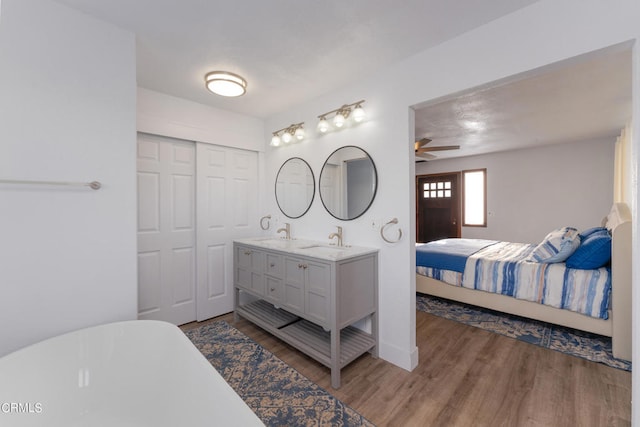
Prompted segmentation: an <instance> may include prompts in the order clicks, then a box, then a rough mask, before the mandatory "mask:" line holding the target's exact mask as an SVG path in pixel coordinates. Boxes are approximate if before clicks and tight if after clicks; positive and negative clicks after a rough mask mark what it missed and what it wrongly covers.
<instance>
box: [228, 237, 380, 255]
mask: <svg viewBox="0 0 640 427" xmlns="http://www.w3.org/2000/svg"><path fill="white" fill-rule="evenodd" d="M234 242H236V243H240V244H243V245H251V246H257V247H260V248H264V249H273V250H278V251H282V252H288V253H293V254H296V255H302V256H308V257H312V258H319V259H324V260H329V261H341V260H344V259H349V258H353V257H357V256H361V255H367V254H372V253H376V252H378V249H377V248H367V247H363V246H351V245H345V246H336V245H335V244H333V245H332V244H329V243H324V242H320V241H317V240H308V239H291V240H286V239H283V238H280V237H253V238H248V239H236V240H234Z"/></svg>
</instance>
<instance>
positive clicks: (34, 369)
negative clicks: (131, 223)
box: [0, 320, 263, 427]
mask: <svg viewBox="0 0 640 427" xmlns="http://www.w3.org/2000/svg"><path fill="white" fill-rule="evenodd" d="M261 425H263V424H262V422H261V421H260V420H259V419H258V418H257V417H256V415H255V414H254V413H253V412H252V411H251V409H249V407H248V406H247V405H246V404H245V403H244V401H243V400H242V399H241V398H240V397H239V396H238V395H237V394H236V393H235V392H234V391H233V389H232V388H231V387H230V386H229V385H228V384H227V383H226V382H225V380H224V379H223V378H222V377H221V376H220V374H218V372H217V371H216V370H215V369H214V368H213V367H212V366H211V364H210V363H209V362H208V361H207V360H206V359H205V358H204V356H202V354H201V353H200V352H199V351H198V349H196V347H195V346H194V345H193V344H192V343H191V341H189V339H188V338H187V337H186V336H185V335H184V334H183V333H182V331H180V329H179V328H177V327H176V326H174V325H172V324H169V323H165V322H158V321H151V320H137V321H129V322H118V323H111V324H107V325H101V326H96V327H92V328H87V329H82V330H79V331H75V332H71V333H68V334H65V335H61V336H59V337H55V338H51V339H48V340H46V341H42V342H40V343H37V344H34V345H31V346H29V347H26V348H24V349H21V350H18V351H16V352H14V353H11V354H9V355H7V356H4V357H2V358H0V426H47V427H56V426H64V427H72V426H83V427H84V426H87V427H93V426H105V427H107V426H109V427H116V426H117V427H129V426H171V427H176V426H185V427H186V426H189V427H190V426H261Z"/></svg>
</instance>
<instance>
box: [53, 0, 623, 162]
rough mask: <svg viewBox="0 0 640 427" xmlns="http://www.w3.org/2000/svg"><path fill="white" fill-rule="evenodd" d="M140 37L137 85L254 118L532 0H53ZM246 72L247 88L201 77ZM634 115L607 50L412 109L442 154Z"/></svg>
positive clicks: (528, 142) (601, 130)
mask: <svg viewBox="0 0 640 427" xmlns="http://www.w3.org/2000/svg"><path fill="white" fill-rule="evenodd" d="M56 1H57V2H58V3H62V4H66V5H68V6H71V7H74V8H76V9H79V10H81V11H83V12H85V13H88V14H90V15H93V16H95V17H98V18H100V19H102V20H105V21H108V22H111V23H113V24H115V25H117V26H119V27H122V28H124V29H127V30H129V31H131V32H133V33H135V34H136V45H137V80H138V85H139V86H141V87H144V88H148V89H151V90H155V91H158V92H163V93H167V94H170V95H174V96H177V97H181V98H185V99H190V100H192V101H195V102H199V103H202V104H207V105H210V106H213V107H217V108H222V109H225V110H230V111H235V112H238V113H243V114H247V115H251V116H254V117H258V118H266V117H269V116H271V115H273V114H275V113H278V112H281V111H285V110H287V109H290V108H293V107H295V106H296V105H297V104H299V103H302V102H305V101H308V100H311V99H314V98H316V97H318V96H321V95H322V94H325V93H328V92H331V91H333V90H336V89H338V88H340V87H342V86H345V85H347V84H349V83H350V82H353V81H356V80H357V79H358V78H361V77H362V76H365V75H367V74H368V73H375V72H378V71H379V70H380V69H381V68H383V67H385V66H387V65H389V64H392V63H394V62H397V61H400V60H402V59H403V58H406V57H409V56H411V55H413V54H415V53H418V52H421V51H423V50H425V49H428V48H429V47H431V46H435V45H437V44H440V43H442V42H444V41H446V40H448V39H451V38H453V37H456V36H457V35H460V34H462V33H464V32H467V31H470V30H472V29H474V28H476V27H479V26H481V25H483V24H486V23H488V22H490V21H492V20H494V19H497V18H499V17H501V16H504V15H507V14H509V13H511V12H513V11H515V10H518V9H520V8H523V7H526V6H527V5H529V4H531V3H534V2H535V1H536V0H485V1H477V0H455V1H452V0H402V1H397V0H341V1H338V0H324V1H310V0H306V1H305V0H297V1H295V0H268V1H266V0H236V1H225V2H223V1H219V0H56ZM214 70H226V71H231V72H233V73H237V74H240V75H242V76H244V77H245V78H246V79H247V81H248V88H247V93H246V94H245V95H243V96H241V97H239V98H224V97H220V96H217V95H214V94H212V93H210V92H208V91H207V90H206V89H205V87H204V75H205V74H206V73H207V72H209V71H214ZM630 116H631V55H630V49H629V48H628V47H627V48H626V49H621V48H617V49H609V50H606V51H604V52H598V53H595V54H590V55H585V56H583V57H580V58H574V59H572V60H568V61H564V62H562V63H560V64H555V65H553V66H550V67H545V68H544V69H541V70H534V71H532V72H529V73H526V74H525V75H522V76H514V77H512V78H509V79H506V80H504V81H500V82H495V83H493V84H488V85H485V86H484V87H482V88H476V89H474V90H471V91H469V92H467V93H464V94H456V95H454V96H451V97H448V98H447V99H442V100H439V101H436V102H429V103H428V104H425V105H420V106H417V107H416V138H417V139H420V138H422V137H428V138H431V139H432V140H433V142H431V143H430V144H429V146H437V145H461V146H462V148H461V149H460V150H454V151H439V152H437V153H435V154H436V155H437V157H438V158H440V159H442V158H448V157H454V156H455V157H457V156H466V155H473V154H482V153H488V152H493V151H502V150H510V149H518V148H525V147H529V146H532V145H537V144H549V143H560V142H569V141H577V140H584V139H593V138H598V137H608V136H611V135H616V134H618V133H619V131H620V129H621V128H622V127H623V126H624V124H625V123H626V121H627V120H629V118H630Z"/></svg>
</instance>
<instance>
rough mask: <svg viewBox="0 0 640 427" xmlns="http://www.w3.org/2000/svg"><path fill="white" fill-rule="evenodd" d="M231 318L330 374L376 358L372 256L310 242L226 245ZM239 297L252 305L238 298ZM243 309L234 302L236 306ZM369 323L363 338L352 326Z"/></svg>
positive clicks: (336, 376) (335, 377)
mask: <svg viewBox="0 0 640 427" xmlns="http://www.w3.org/2000/svg"><path fill="white" fill-rule="evenodd" d="M234 290H235V304H234V308H235V317H236V319H237V318H238V316H242V317H243V318H245V319H247V320H249V321H251V322H253V323H255V324H256V325H258V326H260V327H261V328H263V329H265V330H266V331H268V332H270V333H271V334H273V335H275V336H276V337H278V338H280V339H282V340H283V341H285V342H287V343H288V344H290V345H292V346H293V347H295V348H297V349H298V350H300V351H302V352H303V353H306V354H307V355H309V356H310V357H312V358H314V359H316V360H317V361H319V362H320V363H322V364H324V365H326V366H327V367H329V368H330V369H331V385H332V387H334V388H338V387H340V370H341V369H342V368H343V367H344V366H346V365H348V364H349V363H351V362H352V361H353V360H355V359H356V358H358V357H359V356H361V355H362V354H364V353H366V352H370V353H371V354H372V355H373V356H374V357H377V352H378V315H377V311H378V250H377V249H373V248H363V247H355V246H333V245H328V244H325V243H321V242H317V241H311V240H297V239H294V240H286V239H280V238H256V239H241V240H236V241H234ZM242 293H246V294H248V295H250V296H252V297H253V298H241V295H242ZM245 299H246V300H252V302H248V303H242V304H241V303H240V301H241V300H242V301H244V300H245ZM363 319H370V322H369V323H370V330H371V332H370V333H369V332H365V331H363V330H361V329H359V328H356V327H354V326H353V324H354V323H356V322H358V321H360V320H363Z"/></svg>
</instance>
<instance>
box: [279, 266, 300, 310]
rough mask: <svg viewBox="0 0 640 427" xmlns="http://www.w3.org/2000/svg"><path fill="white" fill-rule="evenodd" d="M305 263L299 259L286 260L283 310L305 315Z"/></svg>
mask: <svg viewBox="0 0 640 427" xmlns="http://www.w3.org/2000/svg"><path fill="white" fill-rule="evenodd" d="M303 267H304V263H303V262H302V260H300V259H299V258H289V257H285V258H284V295H283V308H287V309H290V310H293V311H296V312H298V313H304V278H305V270H304V268H303Z"/></svg>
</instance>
